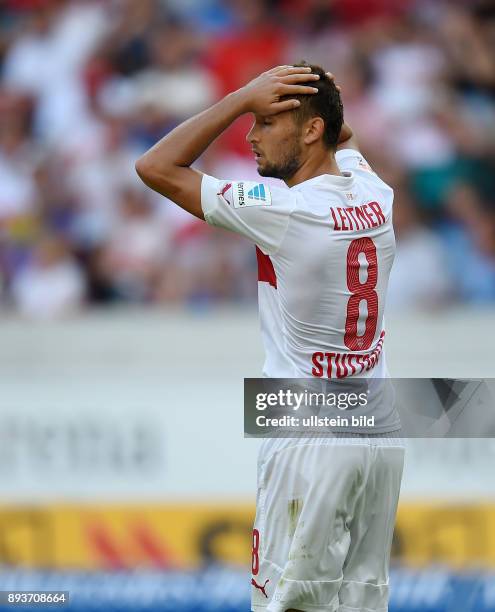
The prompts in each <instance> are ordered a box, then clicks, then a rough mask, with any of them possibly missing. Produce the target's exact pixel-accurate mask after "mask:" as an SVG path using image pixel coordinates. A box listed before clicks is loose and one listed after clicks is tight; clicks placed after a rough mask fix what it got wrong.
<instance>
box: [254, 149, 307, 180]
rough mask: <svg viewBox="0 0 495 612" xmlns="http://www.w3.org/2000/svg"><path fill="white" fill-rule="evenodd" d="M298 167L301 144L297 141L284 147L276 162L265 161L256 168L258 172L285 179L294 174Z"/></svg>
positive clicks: (266, 175)
mask: <svg viewBox="0 0 495 612" xmlns="http://www.w3.org/2000/svg"><path fill="white" fill-rule="evenodd" d="M300 167H301V146H300V144H299V143H298V142H293V143H292V145H291V147H290V148H287V147H286V148H285V151H284V153H283V155H282V157H281V158H280V159H279V160H278V161H277V162H272V163H268V162H267V163H266V165H265V166H263V167H262V168H258V174H259V175H260V176H265V177H268V176H269V177H272V178H277V179H281V180H282V181H286V180H288V179H290V178H291V177H292V176H294V174H295V173H296V172H297V171H298V170H299V168H300Z"/></svg>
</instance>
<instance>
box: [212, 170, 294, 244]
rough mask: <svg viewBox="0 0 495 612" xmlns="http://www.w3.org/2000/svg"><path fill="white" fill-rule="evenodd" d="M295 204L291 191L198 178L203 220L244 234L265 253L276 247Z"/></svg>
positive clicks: (260, 184) (279, 242)
mask: <svg viewBox="0 0 495 612" xmlns="http://www.w3.org/2000/svg"><path fill="white" fill-rule="evenodd" d="M295 203H296V196H295V194H294V193H292V192H290V191H289V190H288V189H282V188H277V187H275V188H274V187H271V186H268V185H266V184H265V183H255V182H253V181H224V180H218V179H216V178H214V177H212V176H208V175H207V174H204V175H203V178H202V181H201V207H202V209H203V213H204V216H205V220H206V221H207V223H209V224H210V225H213V226H215V227H223V228H224V229H227V230H230V231H232V232H236V233H237V234H241V235H242V236H245V237H246V238H248V239H249V240H252V241H253V242H254V243H255V244H256V245H258V246H259V247H260V248H261V250H262V251H263V252H264V253H265V254H266V255H274V254H275V253H276V252H277V251H278V249H279V248H280V245H281V244H282V241H283V239H284V236H285V233H286V231H287V227H288V224H289V218H290V215H291V213H292V211H293V210H294V208H295Z"/></svg>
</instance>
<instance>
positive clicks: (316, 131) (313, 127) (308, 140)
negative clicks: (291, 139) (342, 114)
mask: <svg viewBox="0 0 495 612" xmlns="http://www.w3.org/2000/svg"><path fill="white" fill-rule="evenodd" d="M304 127H305V129H304V144H307V145H310V144H312V143H313V142H316V141H317V140H320V138H322V136H323V132H324V130H325V123H324V121H323V119H322V118H321V117H311V119H308V121H307V122H306V125H305V126H304Z"/></svg>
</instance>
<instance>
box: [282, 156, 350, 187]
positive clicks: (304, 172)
mask: <svg viewBox="0 0 495 612" xmlns="http://www.w3.org/2000/svg"><path fill="white" fill-rule="evenodd" d="M322 174H335V175H336V176H342V172H341V171H340V169H339V167H338V165H337V162H336V161H335V156H334V155H333V154H330V155H329V154H328V151H325V152H324V154H322V155H319V156H317V157H308V159H306V160H305V161H304V162H303V164H302V165H301V166H300V168H298V170H297V171H296V172H295V174H293V175H292V176H291V177H290V179H287V180H286V181H285V184H286V185H287V187H294V185H298V184H299V183H303V182H304V181H307V180H309V179H312V178H314V177H315V176H321V175H322Z"/></svg>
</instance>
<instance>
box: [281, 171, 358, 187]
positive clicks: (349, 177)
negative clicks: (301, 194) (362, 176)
mask: <svg viewBox="0 0 495 612" xmlns="http://www.w3.org/2000/svg"><path fill="white" fill-rule="evenodd" d="M353 183H354V173H353V172H350V171H349V170H345V171H343V172H342V176H337V175H336V174H320V175H318V176H313V178H310V179H307V180H306V181H302V183H298V184H297V185H294V186H293V187H289V189H290V190H291V191H299V190H300V189H303V188H304V187H306V186H307V185H315V184H321V185H329V186H331V187H334V188H337V189H349V188H350V187H352V185H353Z"/></svg>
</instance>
